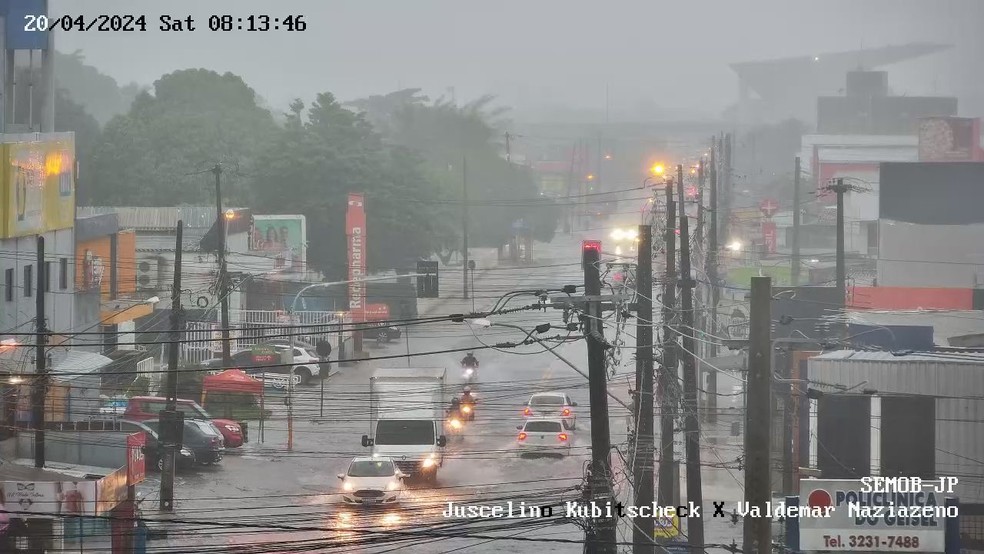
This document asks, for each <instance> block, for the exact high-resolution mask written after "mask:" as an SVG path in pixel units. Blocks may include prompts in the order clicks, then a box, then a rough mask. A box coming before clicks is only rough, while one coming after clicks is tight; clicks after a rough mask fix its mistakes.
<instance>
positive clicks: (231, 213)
mask: <svg viewBox="0 0 984 554" xmlns="http://www.w3.org/2000/svg"><path fill="white" fill-rule="evenodd" d="M225 218H226V221H232V220H233V219H236V210H226V211H225Z"/></svg>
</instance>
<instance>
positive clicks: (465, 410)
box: [461, 406, 471, 414]
mask: <svg viewBox="0 0 984 554" xmlns="http://www.w3.org/2000/svg"><path fill="white" fill-rule="evenodd" d="M461 411H462V412H465V413H466V414H470V413H471V406H462V407H461Z"/></svg>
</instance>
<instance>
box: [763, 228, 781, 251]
mask: <svg viewBox="0 0 984 554" xmlns="http://www.w3.org/2000/svg"><path fill="white" fill-rule="evenodd" d="M778 237H779V235H778V232H777V231H776V224H775V222H774V221H763V222H762V242H763V244H764V245H765V252H766V253H767V254H775V253H776V251H777V250H778V248H779V246H778V245H779V238H778Z"/></svg>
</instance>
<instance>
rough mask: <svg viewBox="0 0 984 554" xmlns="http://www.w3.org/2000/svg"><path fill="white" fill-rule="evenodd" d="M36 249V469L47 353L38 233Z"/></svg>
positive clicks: (41, 435)
mask: <svg viewBox="0 0 984 554" xmlns="http://www.w3.org/2000/svg"><path fill="white" fill-rule="evenodd" d="M37 244H38V251H37V261H36V262H35V268H34V270H35V273H36V275H37V286H36V287H35V288H34V300H35V302H34V306H35V315H34V317H35V318H36V319H35V320H34V323H35V326H36V327H37V333H36V334H35V335H34V337H35V341H34V344H35V347H36V351H35V354H34V356H35V360H34V364H35V371H34V373H35V377H34V387H33V389H32V392H33V393H34V398H33V406H32V407H33V409H34V414H33V416H34V417H33V418H32V419H33V420H34V467H36V468H38V469H43V468H44V462H45V453H44V427H45V421H44V416H45V412H44V403H45V400H46V399H47V397H48V377H49V374H48V353H47V352H46V349H45V347H46V346H47V344H48V334H47V333H48V328H47V325H46V323H45V316H44V294H45V293H46V292H47V290H45V289H46V288H47V287H46V286H45V285H46V284H47V283H46V279H45V275H44V269H45V261H44V237H42V236H38V242H37ZM24 285H25V286H28V287H30V286H31V285H30V283H24Z"/></svg>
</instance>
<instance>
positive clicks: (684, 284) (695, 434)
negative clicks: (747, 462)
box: [677, 165, 704, 554]
mask: <svg viewBox="0 0 984 554" xmlns="http://www.w3.org/2000/svg"><path fill="white" fill-rule="evenodd" d="M677 196H679V197H680V281H679V286H680V319H681V326H680V328H681V330H682V333H681V335H682V339H683V348H682V350H683V351H682V352H681V353H680V357H681V359H682V360H683V417H684V425H683V430H684V433H685V434H686V443H685V444H686V451H687V501H688V502H693V503H695V504H696V505H697V506H703V504H704V494H703V489H702V487H701V479H700V419H699V418H698V414H697V410H698V406H697V405H698V402H697V360H696V357H695V356H694V353H695V352H696V350H697V347H696V346H695V344H696V341H695V340H694V287H695V286H696V284H697V283H696V281H694V278H693V274H692V272H691V267H690V221H689V219H688V218H687V209H686V205H687V203H686V201H685V198H686V197H685V196H684V186H683V166H682V165H678V166H677ZM687 542H688V543H689V544H690V552H691V554H703V552H704V519H703V518H699V517H691V518H688V519H687Z"/></svg>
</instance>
